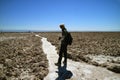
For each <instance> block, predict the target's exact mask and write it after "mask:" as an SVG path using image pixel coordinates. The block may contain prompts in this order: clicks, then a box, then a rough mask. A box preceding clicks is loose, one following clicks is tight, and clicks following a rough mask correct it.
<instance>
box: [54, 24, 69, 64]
mask: <svg viewBox="0 0 120 80" xmlns="http://www.w3.org/2000/svg"><path fill="white" fill-rule="evenodd" d="M60 28H61V30H62V37H59V40H61V46H60V50H59V58H58V62H57V63H55V65H56V66H61V60H62V55H63V53H64V62H63V63H64V64H65V65H67V46H68V43H67V40H66V37H67V34H68V32H67V29H66V28H65V26H64V24H61V25H60Z"/></svg>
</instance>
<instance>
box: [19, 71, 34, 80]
mask: <svg viewBox="0 0 120 80" xmlns="http://www.w3.org/2000/svg"><path fill="white" fill-rule="evenodd" d="M34 78H35V76H34V75H30V74H29V70H25V71H24V70H22V73H21V74H20V79H21V80H34Z"/></svg>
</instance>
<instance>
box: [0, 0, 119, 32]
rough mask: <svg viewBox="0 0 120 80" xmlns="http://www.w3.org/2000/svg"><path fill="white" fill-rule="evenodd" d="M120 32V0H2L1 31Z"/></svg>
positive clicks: (0, 0)
mask: <svg viewBox="0 0 120 80" xmlns="http://www.w3.org/2000/svg"><path fill="white" fill-rule="evenodd" d="M61 23H64V24H65V26H66V28H67V29H68V30H69V31H120V0H0V30H40V31H42V30H47V31H54V30H57V31H58V30H60V29H59V24H61Z"/></svg>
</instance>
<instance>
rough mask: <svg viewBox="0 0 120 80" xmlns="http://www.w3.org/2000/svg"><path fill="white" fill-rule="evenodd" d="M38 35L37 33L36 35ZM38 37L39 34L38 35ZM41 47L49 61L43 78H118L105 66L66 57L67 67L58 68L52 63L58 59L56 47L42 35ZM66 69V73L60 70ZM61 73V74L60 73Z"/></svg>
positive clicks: (118, 75)
mask: <svg viewBox="0 0 120 80" xmlns="http://www.w3.org/2000/svg"><path fill="white" fill-rule="evenodd" d="M37 36H38V35H37ZM38 37H40V36H38ZM41 41H42V48H43V51H44V53H45V54H47V59H48V61H49V73H48V75H47V76H46V77H45V78H44V80H65V79H67V80H120V74H116V73H113V72H111V71H109V70H106V69H105V68H101V67H96V66H93V65H89V64H86V63H82V62H75V61H72V60H70V59H68V63H67V67H64V66H63V65H62V67H61V68H58V67H57V66H55V65H54V63H56V62H57V60H58V55H57V51H56V47H55V46H53V45H51V43H50V42H48V41H47V38H44V37H42V39H41ZM62 69H63V70H65V71H67V72H66V73H65V72H63V73H61V72H62V71H60V70H62ZM60 73H61V74H60Z"/></svg>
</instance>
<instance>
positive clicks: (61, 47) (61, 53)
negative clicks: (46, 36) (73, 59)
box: [58, 44, 67, 64]
mask: <svg viewBox="0 0 120 80" xmlns="http://www.w3.org/2000/svg"><path fill="white" fill-rule="evenodd" d="M63 53H64V63H67V44H61V46H60V51H59V59H58V63H60V64H61V60H62V55H63Z"/></svg>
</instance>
